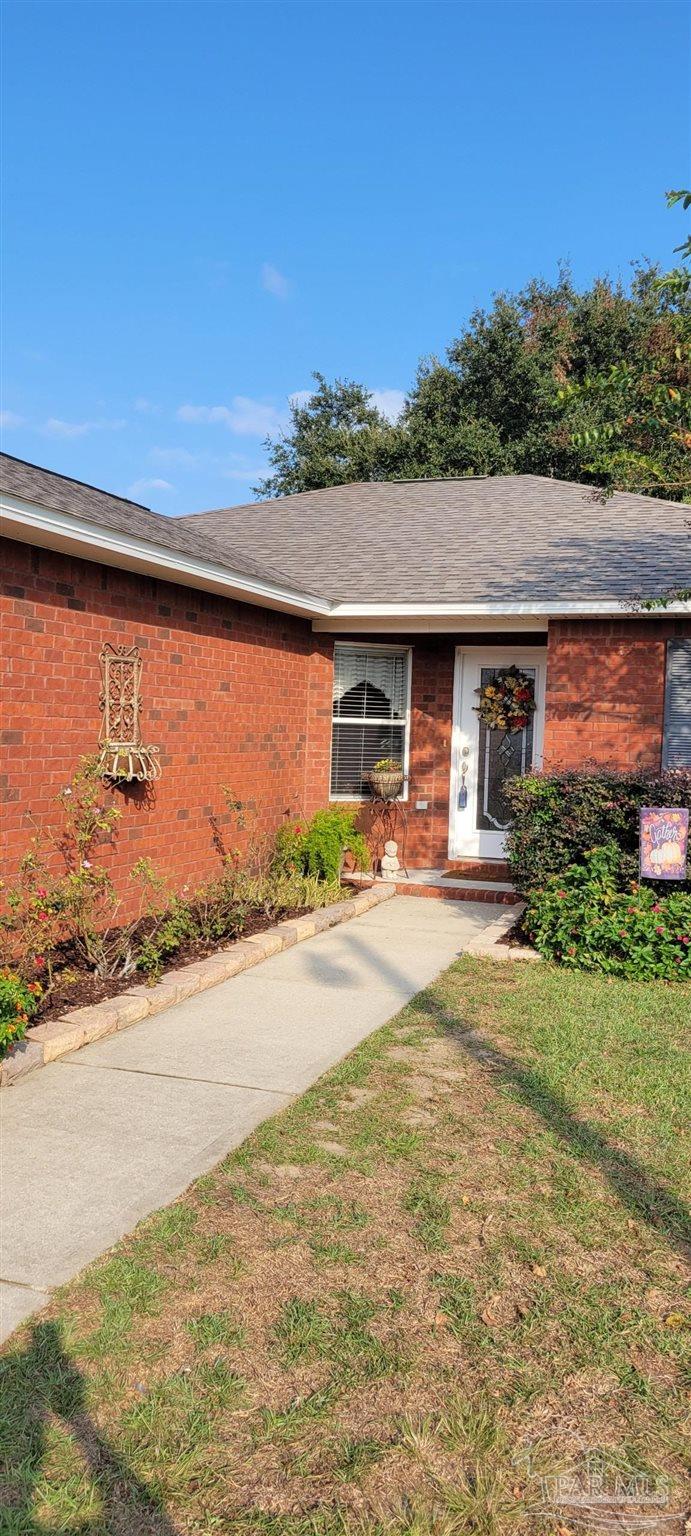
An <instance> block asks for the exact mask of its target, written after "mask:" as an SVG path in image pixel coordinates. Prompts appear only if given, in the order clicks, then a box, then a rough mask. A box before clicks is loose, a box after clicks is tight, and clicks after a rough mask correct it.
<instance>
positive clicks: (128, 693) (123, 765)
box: [98, 642, 161, 784]
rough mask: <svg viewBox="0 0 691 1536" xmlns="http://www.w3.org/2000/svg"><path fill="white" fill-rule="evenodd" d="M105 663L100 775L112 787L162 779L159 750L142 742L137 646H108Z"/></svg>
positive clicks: (104, 650)
mask: <svg viewBox="0 0 691 1536" xmlns="http://www.w3.org/2000/svg"><path fill="white" fill-rule="evenodd" d="M99 660H100V662H101V697H100V701H99V703H100V708H101V711H102V714H103V722H102V725H101V733H100V736H99V742H100V745H101V755H100V758H99V761H98V772H99V774H100V775H101V777H102V778H103V779H106V780H107V782H108V783H111V784H133V783H145V782H148V781H150V780H151V779H160V777H161V765H160V763H159V761H158V750H159V749H158V747H145V746H144V745H143V742H142V739H141V725H140V720H139V712H140V710H141V704H142V701H141V697H140V693H139V683H140V679H141V674H142V659H141V656H140V655H139V647H138V646H136V645H132V646H126V645H111V644H110V642H107V643H106V645H104V647H103V650H102V651H101V655H100V658H99Z"/></svg>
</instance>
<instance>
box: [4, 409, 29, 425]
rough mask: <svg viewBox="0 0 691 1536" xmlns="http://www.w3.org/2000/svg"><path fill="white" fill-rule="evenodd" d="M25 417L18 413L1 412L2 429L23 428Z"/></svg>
mask: <svg viewBox="0 0 691 1536" xmlns="http://www.w3.org/2000/svg"><path fill="white" fill-rule="evenodd" d="M23 426H24V417H23V416H18V415H17V412H16V411H0V427H23Z"/></svg>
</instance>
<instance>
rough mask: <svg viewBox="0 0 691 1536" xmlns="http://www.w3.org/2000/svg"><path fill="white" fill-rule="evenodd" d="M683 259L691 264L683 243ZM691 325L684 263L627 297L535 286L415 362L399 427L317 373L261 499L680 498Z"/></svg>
mask: <svg viewBox="0 0 691 1536" xmlns="http://www.w3.org/2000/svg"><path fill="white" fill-rule="evenodd" d="M686 196H687V195H686V194H682V193H679V194H676V193H675V194H671V195H670V201H680V200H682V201H683V200H684V198H685V197H686ZM690 201H691V199H690ZM687 205H688V204H685V206H687ZM680 249H681V250H682V253H683V258H686V257H687V256H688V254H689V242H687V243H686V246H685V247H682V248H680ZM690 314H691V301H690V298H689V273H688V269H687V268H686V267H684V266H683V265H681V266H680V267H679V268H677V269H676V270H675V272H673V273H668V274H666V275H665V276H661V275H660V273H659V272H658V271H657V269H656V268H654V267H651V266H649V265H647V266H638V267H634V269H633V275H632V279H631V282H630V284H629V286H628V287H625V286H624V285H623V284H621V283H614V282H612V281H611V280H610V279H609V278H598V279H597V280H596V281H595V282H594V283H593V284H592V285H591V286H590V287H589V288H587V289H586V290H584V291H583V292H579V291H578V290H577V289H576V288H575V286H574V284H573V281H572V279H571V276H570V274H569V273H568V271H566V270H564V271H561V272H560V273H559V275H558V277H557V280H556V281H555V282H553V283H549V282H546V281H544V280H542V279H534V280H533V281H532V282H530V283H528V284H527V285H526V287H525V288H524V289H522V290H521V291H520V292H518V293H515V294H510V293H504V294H499V295H498V296H497V297H496V298H495V299H494V301H493V304H492V306H491V308H490V309H488V310H484V309H479V310H477V311H475V313H474V314H473V315H471V317H470V320H469V321H468V324H467V325H466V326H465V327H464V329H463V330H462V331H461V333H460V334H459V335H458V336H457V337H456V339H455V340H453V341H452V342H451V344H450V345H449V347H448V349H447V353H446V357H445V358H444V360H443V361H441V360H439V359H436V358H427V359H425V360H423V361H422V363H421V364H420V366H419V368H418V372H417V376H416V379H415V381H414V384H413V387H412V389H411V392H410V394H409V396H408V399H407V401H406V405H405V408H404V411H403V414H402V416H401V419H400V420H399V421H398V422H396V423H391V422H389V421H387V420H386V418H385V417H384V416H382V414H381V413H380V412H379V411H378V410H376V408H375V406H374V405H373V403H372V400H371V397H370V395H369V392H368V391H367V390H366V389H365V388H364V386H362V385H360V384H356V383H352V382H349V381H341V380H337V381H336V382H335V383H333V384H330V383H328V382H327V380H326V379H325V378H324V377H323V375H321V374H315V381H316V388H315V390H314V392H313V394H312V396H311V397H310V398H309V399H308V400H307V401H306V402H305V403H304V404H302V405H297V404H296V405H294V406H293V408H292V412H291V423H290V428H289V430H288V432H286V433H285V434H284V435H283V436H282V437H280V438H278V439H276V440H275V441H273V442H271V441H270V442H269V443H268V450H269V459H270V464H271V472H270V474H269V475H268V477H267V478H266V479H265V480H264V481H263V482H262V483H261V485H260V486H258V487H257V494H258V495H261V496H284V495H288V494H290V493H291V492H293V491H302V490H315V489H318V488H320V487H322V486H326V485H337V484H343V483H344V482H348V481H355V480H382V479H419V478H425V477H447V476H457V475H472V474H482V475H497V474H540V475H554V476H556V477H557V478H558V479H568V480H579V481H583V482H584V483H586V484H588V483H589V484H592V485H593V486H594V487H600V488H602V490H603V493H605V494H606V493H607V492H609V491H610V490H612V489H615V488H623V489H630V490H640V491H643V492H646V493H648V494H652V495H664V496H668V497H670V498H672V499H674V500H685V499H688V498H689V497H690V496H691V485H690V483H689V482H690V478H691V477H690V471H689V464H690V459H689V450H690V449H691V422H690V420H689V388H688V385H689V323H690Z"/></svg>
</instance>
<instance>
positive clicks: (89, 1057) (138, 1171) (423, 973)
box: [0, 897, 504, 1338]
mask: <svg viewBox="0 0 691 1536" xmlns="http://www.w3.org/2000/svg"><path fill="white" fill-rule="evenodd" d="M502 910H504V909H502V908H501V907H498V906H495V905H494V904H492V905H484V904H483V905H480V904H479V903H478V904H477V905H476V904H474V903H472V902H443V901H421V900H417V901H416V900H410V898H408V899H404V898H403V897H396V898H394V900H393V901H387V902H385V903H384V904H383V905H382V906H379V907H375V908H373V909H372V911H371V912H368V913H367V914H366V915H365V916H364V917H361V918H358V919H356V921H355V922H353V923H348V924H346V925H344V926H343V927H340V928H336V929H333V930H331V931H329V932H326V933H323V934H321V935H319V936H318V937H316V938H314V939H311V940H309V941H308V942H307V943H305V944H300V945H298V946H296V947H295V948H293V949H288V950H285V951H284V952H283V953H282V954H278V955H274V956H273V957H272V958H271V959H269V960H266V961H265V962H264V963H263V964H262V965H260V966H257V967H256V969H254V970H251V971H248V972H246V973H244V974H243V975H240V976H237V977H234V978H233V979H232V980H231V981H226V982H223V983H221V985H220V986H218V987H215V988H213V989H211V990H210V991H208V992H204V993H201V994H199V995H198V996H195V997H191V998H189V999H188V1000H187V1001H186V1002H184V1003H179V1004H178V1006H177V1007H176V1008H171V1009H170V1010H169V1011H168V1012H166V1013H162V1014H159V1015H158V1016H157V1017H155V1018H150V1019H144V1020H142V1022H141V1024H135V1025H133V1027H132V1028H131V1029H127V1030H124V1031H123V1032H122V1033H121V1034H118V1035H113V1036H111V1037H110V1038H109V1039H105V1040H103V1041H100V1042H95V1043H94V1044H93V1045H87V1046H85V1047H84V1049H83V1050H81V1051H75V1052H73V1053H72V1054H71V1055H69V1056H64V1057H62V1058H61V1059H60V1060H59V1061H55V1062H53V1063H52V1064H51V1065H50V1066H48V1067H45V1068H44V1069H43V1070H42V1071H41V1072H37V1073H36V1074H35V1075H34V1076H33V1077H29V1078H27V1080H26V1082H23V1083H22V1082H20V1083H18V1084H17V1085H16V1087H14V1088H11V1089H9V1090H7V1091H6V1092H5V1093H4V1094H3V1095H2V1104H1V1106H0V1119H1V1127H0V1130H1V1135H2V1142H1V1149H2V1151H1V1164H0V1169H1V1173H2V1199H1V1202H0V1324H1V1329H0V1338H5V1337H7V1335H8V1334H9V1333H11V1332H12V1330H13V1329H14V1328H16V1327H17V1326H18V1324H19V1323H20V1322H21V1321H22V1320H23V1319H24V1318H25V1317H28V1316H29V1315H30V1314H31V1313H32V1312H34V1311H36V1310H37V1309H38V1308H40V1307H41V1306H43V1305H44V1304H45V1302H46V1301H47V1300H48V1297H49V1293H50V1291H51V1289H52V1288H53V1287H54V1286H56V1285H61V1284H63V1283H64V1281H66V1280H69V1279H71V1277H72V1276H73V1275H76V1274H77V1273H78V1271H79V1270H80V1269H82V1268H83V1267H84V1265H85V1264H88V1263H89V1262H90V1260H92V1259H94V1258H96V1257H97V1255H98V1254H100V1253H103V1252H104V1250H105V1249H107V1248H109V1247H110V1246H111V1245H112V1244H113V1243H115V1242H116V1241H117V1239H118V1238H120V1237H122V1236H123V1235H124V1234H125V1233H126V1232H128V1231H130V1230H131V1229H132V1228H133V1227H134V1226H135V1225H136V1223H137V1222H138V1221H140V1220H141V1219H142V1217H144V1216H147V1215H148V1214H149V1213H150V1212H151V1211H154V1210H157V1209H158V1208H159V1206H162V1205H166V1204H167V1203H168V1202H170V1201H171V1200H174V1199H175V1198H176V1197H177V1196H178V1195H179V1194H181V1193H182V1191H183V1190H184V1189H186V1188H187V1186H188V1184H190V1183H191V1181H192V1180H193V1179H195V1178H197V1177H198V1176H199V1175H200V1174H202V1173H205V1172H207V1171H208V1170H209V1169H210V1168H212V1167H213V1166H214V1164H215V1163H217V1162H218V1161H219V1160H220V1159H221V1158H222V1157H224V1156H225V1154H226V1153H227V1152H229V1151H230V1150H231V1148H233V1147H236V1146H238V1145H239V1144H240V1142H242V1141H244V1139H245V1137H246V1136H248V1135H249V1133H250V1131H252V1130H254V1128H255V1126H257V1125H258V1124H259V1123H260V1122H261V1121H262V1120H265V1119H266V1118H267V1117H268V1116H269V1115H273V1114H275V1113H276V1112H277V1111H278V1110H281V1109H283V1108H284V1107H285V1105H286V1104H289V1103H290V1101H291V1099H293V1098H295V1096H296V1095H298V1094H300V1093H303V1092H304V1090H305V1089H306V1088H308V1087H309V1086H310V1084H311V1083H313V1082H314V1081H315V1080H316V1078H318V1077H319V1076H320V1075H321V1074H322V1073H323V1072H325V1071H326V1070H327V1068H329V1067H331V1066H333V1065H334V1063H335V1062H337V1061H339V1060H340V1059H341V1057H343V1056H345V1055H346V1054H347V1052H348V1051H351V1050H352V1049H353V1047H354V1046H356V1045H357V1044H358V1043H359V1041H361V1040H363V1039H364V1038H365V1036H367V1035H369V1034H370V1033H371V1032H372V1030H374V1029H377V1028H378V1027H379V1026H380V1025H381V1024H384V1023H385V1022H386V1020H387V1019H389V1018H391V1016H392V1015H393V1014H395V1013H397V1012H398V1010H399V1009H400V1008H402V1007H403V1005H404V1004H405V1003H406V1002H408V1000H409V999H410V998H411V997H412V996H414V994H415V993H416V992H418V991H419V990H420V989H421V988H422V987H424V986H426V985H427V984H428V983H429V982H430V981H432V980H433V978H434V977H435V976H437V975H438V973H439V972H440V971H441V970H443V969H444V968H445V967H446V966H447V965H450V963H451V961H452V960H454V959H456V957H457V956H458V955H459V954H460V953H461V952H462V950H463V949H464V947H465V945H466V944H467V943H468V941H469V940H470V939H471V938H473V937H474V936H476V935H477V934H478V933H479V932H480V931H481V930H482V929H483V928H484V927H486V926H487V924H488V923H490V922H492V921H493V919H494V918H496V917H497V916H498V915H499V913H500V912H501V911H502Z"/></svg>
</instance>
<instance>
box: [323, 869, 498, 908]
mask: <svg viewBox="0 0 691 1536" xmlns="http://www.w3.org/2000/svg"><path fill="white" fill-rule="evenodd" d="M346 879H347V880H348V883H349V884H350V885H355V886H368V885H372V884H375V885H380V884H386V883H387V882H385V881H382V880H381V877H380V876H377V877H375V880H374V881H373V880H372V876H371V875H357V874H355V873H351V874H349V875H347V876H346ZM396 894H397V896H427V897H432V899H436V900H437V901H485V902H499V903H500V904H501V905H503V906H513V904H514V903H515V902H517V901H520V897H519V896H518V894H517V892H516V891H515V890H514V888H513V886H512V885H511V884H510V883H509V882H508V881H506V880H501V881H500V880H459V879H450V878H448V876H447V874H446V871H445V870H443V869H411V870H409V871H408V879H407V880H406V879H405V878H404V877H403V876H401V879H400V880H397V881H396Z"/></svg>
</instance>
